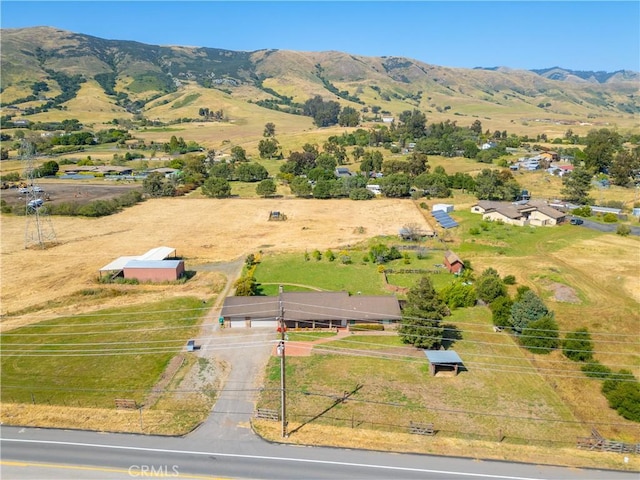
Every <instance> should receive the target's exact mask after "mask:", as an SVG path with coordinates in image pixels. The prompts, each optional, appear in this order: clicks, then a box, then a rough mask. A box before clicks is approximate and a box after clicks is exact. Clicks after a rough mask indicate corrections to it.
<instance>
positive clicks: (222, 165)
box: [209, 160, 235, 180]
mask: <svg viewBox="0 0 640 480" xmlns="http://www.w3.org/2000/svg"><path fill="white" fill-rule="evenodd" d="M234 171H235V169H234V166H233V165H232V164H231V163H227V161H226V160H223V161H222V162H216V163H214V164H213V166H212V167H211V168H210V169H209V175H210V176H211V177H220V178H224V179H225V180H231V179H232V178H233V176H234Z"/></svg>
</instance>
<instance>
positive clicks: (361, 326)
mask: <svg viewBox="0 0 640 480" xmlns="http://www.w3.org/2000/svg"><path fill="white" fill-rule="evenodd" d="M349 330H352V331H354V332H357V331H364V330H378V331H381V330H384V325H382V324H381V323H358V324H356V325H351V326H349Z"/></svg>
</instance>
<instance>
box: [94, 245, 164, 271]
mask: <svg viewBox="0 0 640 480" xmlns="http://www.w3.org/2000/svg"><path fill="white" fill-rule="evenodd" d="M175 251H176V249H175V248H171V247H156V248H152V249H151V250H149V251H148V252H146V253H143V254H142V255H128V256H123V257H118V258H116V259H115V260H114V261H113V262H111V263H109V264H107V265H105V266H104V267H102V268H101V269H100V271H101V272H112V271H114V270H122V269H123V268H124V266H125V265H126V264H127V263H128V262H130V261H131V260H141V261H145V260H146V261H149V260H164V259H165V258H167V257H168V256H169V255H171V254H172V253H174V252H175Z"/></svg>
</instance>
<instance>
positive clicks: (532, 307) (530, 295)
mask: <svg viewBox="0 0 640 480" xmlns="http://www.w3.org/2000/svg"><path fill="white" fill-rule="evenodd" d="M476 288H477V287H476ZM552 315H553V312H550V311H549V309H548V308H547V306H546V305H545V304H544V302H543V301H542V299H541V298H540V297H538V296H537V295H536V294H535V293H534V292H533V291H532V290H527V291H526V292H524V293H523V294H522V297H521V298H520V299H519V300H517V301H516V302H514V304H513V306H512V307H511V326H512V327H513V329H514V330H515V331H516V332H517V333H522V332H523V331H524V329H525V328H527V327H528V326H529V324H530V323H531V322H534V321H536V320H539V319H541V318H542V317H546V316H552Z"/></svg>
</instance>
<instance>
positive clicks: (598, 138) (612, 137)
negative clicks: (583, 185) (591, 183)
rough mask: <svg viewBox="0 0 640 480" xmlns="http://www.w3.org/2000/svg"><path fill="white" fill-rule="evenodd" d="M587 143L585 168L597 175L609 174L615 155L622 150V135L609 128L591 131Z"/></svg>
mask: <svg viewBox="0 0 640 480" xmlns="http://www.w3.org/2000/svg"><path fill="white" fill-rule="evenodd" d="M585 142H586V145H587V146H586V147H585V149H584V154H585V161H584V165H585V168H587V169H589V170H591V171H592V172H595V173H598V172H607V170H608V168H609V166H610V165H611V161H612V159H613V154H614V153H615V152H616V151H617V150H618V149H620V146H621V143H622V140H621V137H620V134H619V133H617V132H614V131H612V130H609V129H607V128H601V129H600V130H591V131H590V132H589V133H588V134H587V138H586V140H585Z"/></svg>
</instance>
